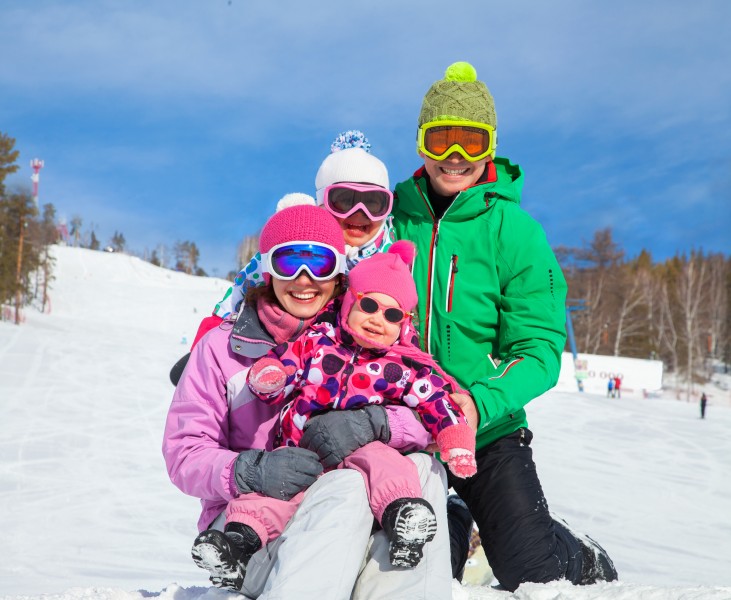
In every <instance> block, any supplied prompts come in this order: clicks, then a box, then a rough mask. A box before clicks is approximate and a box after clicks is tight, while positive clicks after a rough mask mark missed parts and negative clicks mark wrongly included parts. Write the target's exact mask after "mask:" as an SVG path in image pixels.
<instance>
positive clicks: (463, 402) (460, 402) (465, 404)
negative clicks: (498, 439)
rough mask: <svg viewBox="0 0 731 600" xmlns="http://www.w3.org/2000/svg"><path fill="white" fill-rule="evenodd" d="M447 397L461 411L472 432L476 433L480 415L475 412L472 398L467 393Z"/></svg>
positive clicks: (475, 408) (475, 407)
mask: <svg viewBox="0 0 731 600" xmlns="http://www.w3.org/2000/svg"><path fill="white" fill-rule="evenodd" d="M449 397H450V398H451V399H452V401H453V402H454V403H455V404H456V405H457V406H459V407H460V408H461V409H462V412H463V413H464V416H465V419H467V424H468V425H469V426H470V427H471V428H472V431H477V426H478V425H479V424H480V413H478V412H477V406H476V405H475V400H474V398H473V397H472V396H471V395H470V394H467V393H464V394H449Z"/></svg>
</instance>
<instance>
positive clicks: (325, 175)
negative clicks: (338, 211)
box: [315, 130, 389, 204]
mask: <svg viewBox="0 0 731 600" xmlns="http://www.w3.org/2000/svg"><path fill="white" fill-rule="evenodd" d="M330 150H331V154H330V155H329V156H328V157H327V158H326V159H325V160H324V161H322V164H321V165H320V168H319V170H318V171H317V176H316V177H315V188H316V189H317V203H318V204H322V203H323V202H324V201H325V188H326V187H327V186H329V185H332V184H334V183H343V182H347V183H367V184H371V185H379V186H381V187H382V188H385V189H389V183H388V170H387V169H386V165H384V164H383V163H382V162H381V161H380V160H378V159H377V158H376V157H375V156H373V155H372V154H371V153H370V151H371V145H370V143H369V142H368V139H367V138H366V137H365V135H364V134H363V133H362V132H361V131H357V130H349V131H344V132H343V133H341V134H339V135H338V137H337V138H335V141H334V142H333V143H332V145H331V146H330Z"/></svg>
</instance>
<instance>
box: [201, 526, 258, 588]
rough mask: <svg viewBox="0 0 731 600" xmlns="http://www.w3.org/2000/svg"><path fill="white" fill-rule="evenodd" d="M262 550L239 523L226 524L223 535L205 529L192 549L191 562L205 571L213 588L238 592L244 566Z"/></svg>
mask: <svg viewBox="0 0 731 600" xmlns="http://www.w3.org/2000/svg"><path fill="white" fill-rule="evenodd" d="M259 548H261V540H259V536H258V535H257V534H256V532H254V530H253V529H252V528H251V527H249V526H248V525H244V524H242V523H228V524H227V525H226V527H225V529H224V532H223V533H222V532H220V531H218V530H217V529H207V530H206V531H204V532H202V533H201V534H200V535H199V536H198V537H197V538H195V542H193V548H192V549H191V555H192V556H193V561H194V562H195V564H196V565H198V566H199V567H200V568H201V569H205V570H206V571H208V572H209V573H210V574H211V576H210V580H211V583H212V584H213V585H215V586H216V587H219V588H226V589H230V590H236V591H239V590H241V586H242V585H243V583H244V575H246V565H247V563H248V562H249V559H250V558H251V556H252V555H253V554H254V552H256V551H257V550H258V549H259Z"/></svg>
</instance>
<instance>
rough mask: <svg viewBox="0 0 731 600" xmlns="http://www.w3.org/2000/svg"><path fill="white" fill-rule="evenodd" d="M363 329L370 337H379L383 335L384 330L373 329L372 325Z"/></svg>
mask: <svg viewBox="0 0 731 600" xmlns="http://www.w3.org/2000/svg"><path fill="white" fill-rule="evenodd" d="M363 331H365V332H366V333H367V334H368V335H369V336H370V337H379V336H381V335H383V333H382V332H380V331H376V330H375V329H371V328H370V327H363Z"/></svg>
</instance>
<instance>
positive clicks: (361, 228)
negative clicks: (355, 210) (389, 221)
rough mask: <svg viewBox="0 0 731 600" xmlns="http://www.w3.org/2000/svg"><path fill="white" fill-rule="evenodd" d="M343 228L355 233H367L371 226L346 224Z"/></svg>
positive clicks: (368, 224)
mask: <svg viewBox="0 0 731 600" xmlns="http://www.w3.org/2000/svg"><path fill="white" fill-rule="evenodd" d="M345 226H346V227H347V228H348V229H355V230H356V231H360V232H361V233H367V232H368V229H369V228H370V226H371V225H370V223H367V224H366V225H358V224H356V223H349V222H346V223H345Z"/></svg>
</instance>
